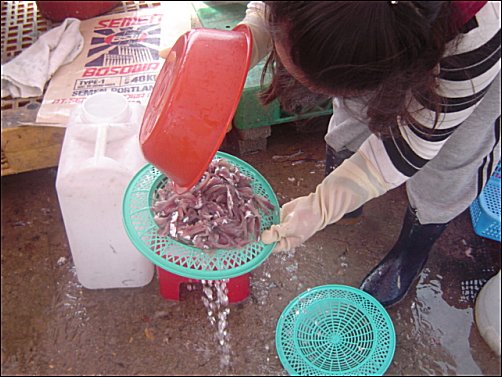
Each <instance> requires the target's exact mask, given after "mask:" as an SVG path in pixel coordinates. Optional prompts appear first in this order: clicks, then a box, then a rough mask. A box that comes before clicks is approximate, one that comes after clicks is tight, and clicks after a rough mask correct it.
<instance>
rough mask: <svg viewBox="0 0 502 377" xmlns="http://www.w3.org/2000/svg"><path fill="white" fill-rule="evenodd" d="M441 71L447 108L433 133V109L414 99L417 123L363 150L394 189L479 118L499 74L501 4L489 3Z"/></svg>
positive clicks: (373, 140) (467, 28)
mask: <svg viewBox="0 0 502 377" xmlns="http://www.w3.org/2000/svg"><path fill="white" fill-rule="evenodd" d="M454 47H455V49H454ZM438 69H439V90H438V94H439V96H440V97H441V103H442V105H441V109H440V114H439V118H438V124H437V125H436V127H435V128H434V129H433V127H434V123H435V117H436V114H435V112H434V110H433V108H434V107H433V105H432V104H431V103H429V102H428V101H427V100H426V99H425V98H418V97H415V98H412V99H410V107H409V112H410V114H412V116H413V118H414V121H413V122H411V123H407V124H402V123H401V124H400V125H401V127H400V128H399V131H394V134H393V135H391V137H390V138H385V139H379V138H378V137H376V136H375V135H371V136H370V137H369V138H368V139H367V140H366V141H365V142H364V143H363V144H362V145H361V147H360V151H361V152H362V153H364V155H365V156H366V157H367V158H368V159H369V160H370V162H372V163H373V165H374V166H375V167H376V168H377V169H378V171H379V173H380V174H381V176H382V178H383V180H384V181H385V182H386V183H387V185H388V186H389V189H390V188H393V187H396V186H399V185H401V184H402V183H404V182H405V181H406V180H407V179H409V178H410V177H412V176H413V175H414V174H415V173H416V172H417V171H419V170H420V169H421V168H422V167H423V166H424V165H425V164H426V163H427V162H428V161H430V160H431V159H433V158H434V157H435V156H436V155H437V154H438V152H439V151H440V149H441V147H442V146H443V145H444V143H445V142H446V141H447V140H448V138H449V137H450V135H451V134H452V133H453V132H454V131H455V129H457V128H458V127H459V126H460V125H461V124H462V122H464V121H465V120H466V119H467V118H468V117H469V116H470V115H471V114H472V113H473V111H474V110H475V109H476V107H477V106H478V104H479V103H480V102H481V100H482V99H483V96H484V95H485V93H486V92H487V91H488V88H489V86H490V84H491V83H492V81H493V80H494V79H495V78H496V76H497V74H498V73H499V71H500V3H499V2H488V3H487V4H486V5H485V6H484V7H483V8H482V9H481V10H480V11H479V12H478V13H477V14H476V16H475V17H474V18H473V19H471V20H470V21H469V22H468V23H467V24H466V25H465V26H464V29H463V35H462V38H461V40H460V43H459V44H456V45H455V44H453V43H452V44H451V45H449V46H447V53H446V54H445V57H444V58H443V59H442V61H441V62H440V65H439V67H438ZM432 129H433V130H432ZM396 132H400V134H399V135H398V134H396Z"/></svg>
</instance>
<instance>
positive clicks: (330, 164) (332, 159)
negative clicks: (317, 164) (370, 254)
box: [324, 144, 363, 225]
mask: <svg viewBox="0 0 502 377" xmlns="http://www.w3.org/2000/svg"><path fill="white" fill-rule="evenodd" d="M353 154H354V152H352V151H349V150H348V149H343V150H341V151H340V152H337V151H335V150H334V149H333V148H331V147H330V146H329V145H327V144H326V165H325V168H324V176H325V177H327V176H328V175H329V174H330V173H331V172H332V171H333V170H335V168H337V167H338V166H340V165H341V164H342V162H343V161H345V160H346V159H347V158H349V157H350V156H352V155H353ZM362 214H363V206H361V207H359V208H357V209H356V210H354V211H352V212H349V213H346V214H345V215H344V216H343V217H342V219H341V220H339V221H338V222H337V224H341V225H344V224H345V225H352V224H355V223H357V222H358V221H359V220H360V218H361V216H362Z"/></svg>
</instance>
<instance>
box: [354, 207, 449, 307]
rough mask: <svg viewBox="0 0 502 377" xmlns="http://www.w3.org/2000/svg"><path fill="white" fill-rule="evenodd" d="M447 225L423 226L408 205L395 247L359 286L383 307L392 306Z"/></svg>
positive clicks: (404, 292)
mask: <svg viewBox="0 0 502 377" xmlns="http://www.w3.org/2000/svg"><path fill="white" fill-rule="evenodd" d="M447 225H448V224H447V223H446V224H427V225H422V224H420V222H419V221H418V218H417V216H416V214H415V210H414V209H412V208H410V207H408V209H407V211H406V215H405V218H404V223H403V229H402V230H401V234H400V235H399V239H398V240H397V242H396V244H395V245H394V247H393V248H392V249H391V251H389V253H388V254H387V255H386V256H385V258H384V259H383V260H382V261H381V262H380V263H379V264H378V265H377V266H376V267H375V268H374V269H373V270H372V271H371V272H370V273H369V274H368V275H367V276H366V278H365V279H364V280H363V282H362V283H361V287H360V288H361V289H362V290H363V291H365V292H368V293H369V294H371V295H372V296H373V297H375V298H376V299H377V300H378V301H379V302H380V303H381V304H382V305H383V306H391V305H394V304H396V303H398V302H399V301H401V299H403V298H404V297H405V296H406V293H407V292H408V290H409V288H410V286H411V285H412V283H413V282H414V281H415V279H416V278H417V277H418V276H419V274H420V272H421V271H422V269H423V268H424V265H425V263H426V262H427V258H428V256H429V251H430V249H431V248H432V245H433V244H434V242H435V241H436V240H437V239H438V238H439V236H440V235H441V233H443V230H444V229H445V228H446V226H447Z"/></svg>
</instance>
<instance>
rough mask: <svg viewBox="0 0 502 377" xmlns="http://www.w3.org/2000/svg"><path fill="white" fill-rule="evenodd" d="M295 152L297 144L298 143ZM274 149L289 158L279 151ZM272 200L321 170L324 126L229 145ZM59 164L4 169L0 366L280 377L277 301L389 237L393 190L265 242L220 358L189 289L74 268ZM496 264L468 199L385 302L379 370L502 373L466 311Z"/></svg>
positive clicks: (346, 273)
mask: <svg viewBox="0 0 502 377" xmlns="http://www.w3.org/2000/svg"><path fill="white" fill-rule="evenodd" d="M299 152H300V153H299ZM278 156H293V157H290V158H287V157H281V158H279V157H278ZM241 158H242V159H243V160H245V161H247V162H248V163H250V164H251V165H253V166H254V167H255V168H257V169H258V170H259V171H260V172H261V173H262V174H263V175H264V176H265V177H266V178H267V180H268V181H269V182H270V184H271V185H272V187H273V188H274V189H275V190H276V193H277V196H278V198H279V200H280V202H281V203H284V202H286V201H288V200H290V199H292V198H295V197H297V196H300V195H306V194H308V193H309V192H311V191H312V190H313V189H314V188H315V186H316V185H317V183H319V182H320V181H321V179H322V177H323V171H324V164H323V158H324V143H323V130H316V131H315V132H309V133H305V130H303V131H302V132H299V131H298V130H296V128H294V127H292V126H290V125H288V126H274V127H273V128H272V136H270V137H269V138H268V147H267V150H266V151H262V152H258V153H254V154H250V155H245V156H241ZM56 174H57V169H56V168H52V169H45V170H40V171H35V172H30V173H24V174H20V175H17V176H8V177H2V180H1V186H2V228H1V231H2V235H1V240H2V244H1V246H2V249H1V266H2V269H1V274H2V301H1V303H2V308H1V309H2V311H1V314H2V317H1V325H2V342H1V351H2V352H1V356H2V358H1V372H2V375H242V376H244V375H287V372H286V371H285V369H284V368H283V366H282V365H281V362H280V360H279V358H278V356H277V353H276V346H275V328H276V325H277V321H278V318H279V316H280V314H281V313H282V311H283V310H284V308H285V307H286V305H287V304H288V303H289V302H290V301H291V300H293V299H294V298H295V297H296V296H298V295H299V294H300V293H302V292H304V291H306V290H307V289H309V288H312V287H316V286H319V285H325V284H345V285H349V286H353V287H358V286H359V283H360V282H361V280H362V279H363V278H364V276H365V275H366V273H367V272H368V271H370V270H371V268H372V267H373V266H374V265H375V264H376V263H377V262H378V261H379V260H380V259H381V258H382V257H383V256H384V255H385V254H386V252H387V251H388V250H389V249H390V247H392V245H393V243H394V241H395V240H396V238H397V235H398V233H399V231H400V229H401V221H402V218H403V215H404V210H405V208H406V195H405V192H404V190H403V189H402V188H399V189H396V190H393V191H391V192H389V193H387V194H385V195H384V196H382V197H380V198H377V199H375V200H373V201H371V202H369V203H368V204H367V205H365V208H364V217H363V219H362V220H361V221H360V222H359V223H358V224H355V225H351V226H347V225H340V224H335V225H332V226H329V227H327V228H326V229H325V230H323V231H321V232H319V233H317V234H316V235H315V236H314V237H312V238H311V239H310V240H309V241H308V242H306V243H305V245H304V246H302V247H299V248H297V249H296V250H294V251H292V252H288V253H275V254H272V255H271V256H270V257H269V258H268V259H267V260H266V261H265V262H264V263H263V264H261V265H260V266H259V267H258V268H257V269H255V270H254V271H253V272H252V273H251V284H250V290H251V291H250V292H251V293H250V296H249V297H248V298H247V299H246V300H245V301H243V302H241V303H237V304H230V306H229V308H230V312H229V314H228V318H227V320H228V323H227V331H228V335H229V342H228V346H229V356H230V358H229V360H228V363H226V364H224V365H222V364H221V355H220V352H221V349H220V348H219V347H218V345H217V343H216V340H215V337H214V335H215V327H213V326H212V325H211V323H210V322H209V320H208V314H207V311H206V308H205V306H204V305H203V303H202V300H201V290H200V289H197V287H194V289H192V290H190V291H189V290H188V289H185V291H184V292H182V300H181V301H179V302H176V301H167V300H165V299H164V298H163V297H161V296H160V294H159V286H158V281H157V279H156V278H154V279H153V280H152V281H151V283H150V284H148V285H147V286H145V287H142V288H126V289H110V290H88V289H85V288H83V287H82V286H81V285H80V284H79V282H78V279H77V276H76V273H75V268H74V266H73V263H72V258H71V251H70V249H69V246H68V241H67V238H66V234H65V229H64V224H63V221H62V217H61V213H60V210H59V206H58V200H57V195H56V190H55V179H56ZM499 269H500V244H499V243H497V242H494V241H491V240H488V239H484V238H481V237H478V236H476V235H475V234H474V233H473V230H472V226H471V222H470V215H469V213H468V212H467V211H466V212H465V213H463V214H462V215H461V216H459V217H458V218H457V219H455V220H454V221H453V222H452V223H450V225H449V226H448V228H447V230H446V231H445V232H444V234H443V235H442V236H441V238H440V239H439V240H438V241H437V243H436V244H435V246H434V248H433V250H432V253H431V256H430V259H429V261H428V263H427V265H426V268H425V269H424V271H423V273H422V274H421V276H420V278H419V280H418V283H417V285H416V287H413V289H411V291H410V293H409V295H408V296H407V297H406V298H405V299H404V300H403V301H402V302H401V303H400V304H399V305H397V306H395V307H392V308H390V309H388V313H389V315H390V317H391V318H392V321H393V323H394V326H395V330H396V337H397V346H396V351H395V355H394V358H393V361H392V363H391V365H390V367H389V369H388V370H387V372H386V374H387V375H500V358H498V357H497V356H496V355H495V354H494V353H492V351H491V350H490V348H489V347H488V346H487V345H486V344H485V342H484V341H483V339H482V338H481V336H480V335H479V333H478V330H477V328H476V325H475V323H474V320H473V314H474V313H473V308H474V302H475V298H476V294H477V293H478V291H479V289H480V288H481V286H482V284H483V283H484V282H486V280H488V279H489V278H490V277H491V276H493V275H494V274H495V273H496V272H497V271H498V270H499Z"/></svg>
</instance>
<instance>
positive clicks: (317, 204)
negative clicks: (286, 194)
mask: <svg viewBox="0 0 502 377" xmlns="http://www.w3.org/2000/svg"><path fill="white" fill-rule="evenodd" d="M387 189H388V188H387V185H386V184H385V182H384V181H383V179H382V177H381V176H380V174H379V173H378V170H377V169H375V168H374V167H373V165H372V164H371V162H369V161H368V159H367V158H366V157H365V156H364V155H363V153H362V152H361V151H358V152H356V153H354V155H353V156H352V157H350V158H349V159H347V160H345V161H344V162H343V163H342V164H341V165H340V166H339V167H338V168H336V169H335V170H334V171H333V172H331V174H329V175H328V176H327V177H326V178H324V180H323V181H322V182H321V183H320V184H319V185H318V186H317V188H316V191H315V192H314V193H311V194H310V195H308V196H302V197H300V198H296V199H294V200H292V201H290V202H288V203H286V204H285V205H284V206H283V207H282V208H281V222H280V224H276V225H272V227H271V228H270V229H267V230H265V231H264V232H263V233H262V234H261V240H262V241H263V242H264V243H266V244H270V243H273V242H277V245H276V246H275V248H274V251H287V250H291V249H293V248H295V247H297V246H300V245H301V244H303V243H304V242H305V241H306V240H307V239H309V238H310V237H312V236H313V235H314V234H315V233H316V232H318V231H320V230H322V229H324V228H325V227H326V226H327V225H329V224H332V223H335V222H336V221H338V220H340V219H341V218H342V216H343V215H344V214H346V213H348V212H351V211H354V210H355V209H357V208H359V207H360V206H361V205H363V204H364V203H366V202H367V201H368V200H370V199H372V198H376V197H378V196H380V195H382V194H383V193H385V192H386V191H387Z"/></svg>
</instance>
